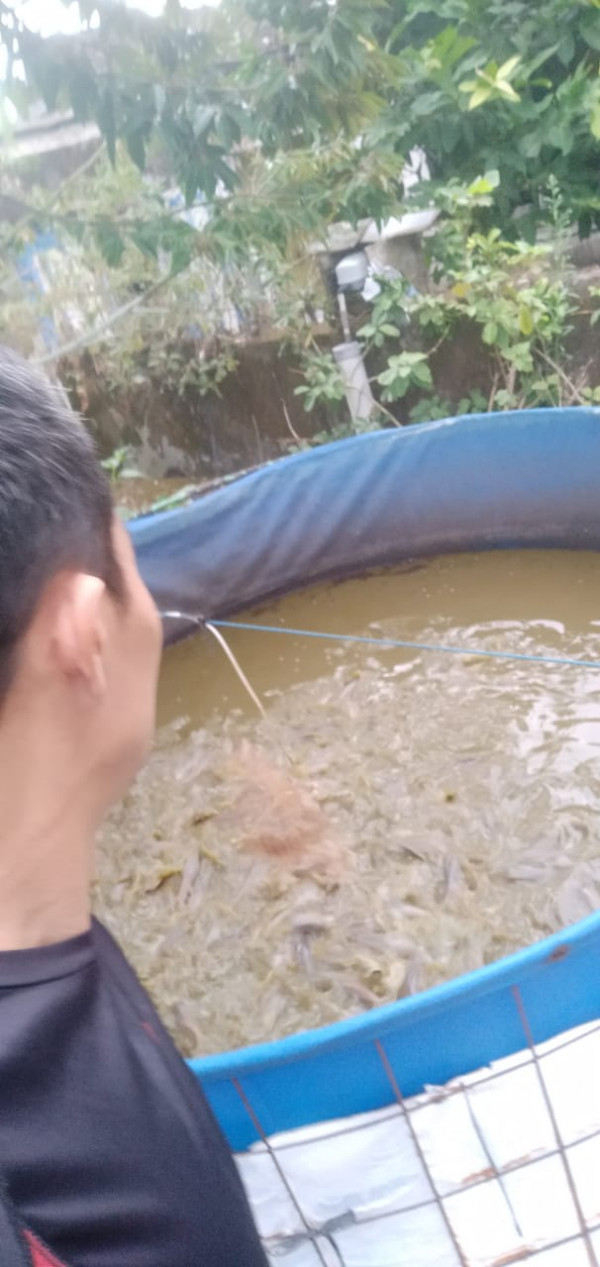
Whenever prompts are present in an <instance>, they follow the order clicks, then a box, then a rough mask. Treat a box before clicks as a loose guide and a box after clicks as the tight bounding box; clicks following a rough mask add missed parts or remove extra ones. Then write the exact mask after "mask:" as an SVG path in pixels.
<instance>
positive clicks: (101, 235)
mask: <svg viewBox="0 0 600 1267" xmlns="http://www.w3.org/2000/svg"><path fill="white" fill-rule="evenodd" d="M94 237H95V239H96V244H97V246H98V249H99V250H100V251H101V253H102V256H103V258H104V259H105V260H106V263H107V264H108V266H109V268H117V266H118V265H119V264H120V263H121V259H122V258H123V252H124V250H125V243H124V241H123V238H122V237H121V234H120V233H119V230H118V229H117V228H116V226H115V225H114V224H111V223H110V221H108V220H104V221H100V223H99V224H97V225H96V226H95V230H94Z"/></svg>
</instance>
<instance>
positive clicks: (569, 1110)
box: [233, 986, 600, 1267]
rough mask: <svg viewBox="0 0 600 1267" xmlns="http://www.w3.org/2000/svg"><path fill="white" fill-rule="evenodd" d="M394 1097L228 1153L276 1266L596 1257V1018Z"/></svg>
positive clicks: (490, 1264) (538, 1265) (386, 1062)
mask: <svg viewBox="0 0 600 1267" xmlns="http://www.w3.org/2000/svg"><path fill="white" fill-rule="evenodd" d="M512 994H513V999H514V1006H515V1008H516V1009H517V1012H518V1015H519V1018H520V1022H521V1025H522V1028H523V1036H524V1046H523V1049H522V1050H521V1051H520V1052H518V1053H517V1054H516V1055H514V1056H512V1057H507V1058H505V1059H502V1060H501V1061H498V1062H496V1063H494V1064H492V1065H488V1066H486V1067H485V1068H484V1069H481V1070H478V1071H477V1072H475V1073H471V1074H468V1075H467V1076H465V1077H463V1078H457V1079H453V1080H452V1081H451V1082H449V1083H448V1084H447V1085H446V1086H444V1087H436V1088H426V1089H425V1091H424V1092H422V1093H421V1094H420V1095H417V1096H413V1097H412V1098H410V1099H406V1100H405V1099H404V1097H403V1095H402V1089H401V1087H400V1085H399V1083H398V1080H397V1077H396V1074H395V1072H394V1068H393V1065H392V1062H391V1061H390V1059H389V1057H388V1054H387V1052H386V1049H385V1044H384V1042H383V1041H380V1040H379V1039H376V1040H375V1044H374V1045H375V1048H376V1050H377V1054H378V1058H379V1060H380V1061H381V1063H382V1066H383V1069H384V1070H385V1074H386V1077H387V1080H388V1083H389V1088H390V1105H389V1106H388V1107H387V1108H384V1109H381V1108H379V1109H377V1110H375V1111H374V1112H372V1113H362V1114H361V1115H358V1116H356V1117H349V1118H345V1119H341V1120H338V1121H336V1122H325V1123H318V1124H315V1125H314V1126H311V1127H304V1128H302V1129H300V1130H295V1131H290V1132H286V1133H285V1134H281V1135H278V1136H272V1137H271V1138H268V1137H267V1135H266V1134H265V1132H264V1130H263V1128H262V1126H261V1122H260V1118H259V1115H258V1114H257V1112H256V1110H255V1108H254V1106H253V1105H252V1103H251V1099H250V1097H249V1095H248V1093H247V1090H246V1089H245V1087H244V1086H243V1084H242V1082H241V1081H240V1080H238V1079H234V1080H233V1083H234V1086H235V1088H236V1091H237V1094H238V1095H239V1097H240V1099H241V1101H242V1103H243V1105H244V1109H245V1111H246V1113H247V1114H248V1115H249V1117H250V1119H251V1121H252V1125H253V1127H254V1130H255V1132H256V1134H257V1136H258V1139H259V1142H257V1143H256V1144H255V1145H254V1146H253V1147H252V1148H251V1149H249V1151H248V1152H246V1153H243V1154H238V1165H239V1168H240V1171H241V1174H242V1178H243V1181H244V1183H245V1185H246V1189H247V1191H248V1194H249V1197H250V1201H251V1204H252V1206H253V1209H254V1214H255V1218H256V1221H257V1224H258V1228H259V1231H260V1233H261V1236H262V1238H263V1241H264V1244H265V1247H266V1250H267V1254H268V1256H269V1260H270V1262H271V1263H272V1264H274V1265H276V1267H316V1265H318V1264H320V1265H321V1267H340V1264H342V1265H343V1267H508V1265H509V1264H512V1263H521V1262H528V1263H529V1262H533V1263H535V1267H600V1023H595V1022H594V1023H590V1024H587V1025H584V1026H581V1027H579V1028H578V1029H575V1030H570V1031H568V1032H566V1033H563V1034H561V1035H559V1036H558V1037H557V1038H555V1039H552V1040H550V1041H549V1042H546V1043H544V1044H543V1045H540V1046H536V1044H535V1043H534V1040H533V1036H532V1031H531V1026H530V1023H529V1019H528V1016H527V1013H526V1010H525V1007H524V1003H523V999H522V995H521V992H520V990H519V989H518V987H516V986H515V987H513V991H512Z"/></svg>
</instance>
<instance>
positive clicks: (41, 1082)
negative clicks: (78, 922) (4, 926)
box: [0, 922, 266, 1267]
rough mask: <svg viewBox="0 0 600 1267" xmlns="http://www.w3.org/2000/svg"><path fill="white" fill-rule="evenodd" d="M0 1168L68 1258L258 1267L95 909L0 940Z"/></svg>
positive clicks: (229, 1168)
mask: <svg viewBox="0 0 600 1267" xmlns="http://www.w3.org/2000/svg"><path fill="white" fill-rule="evenodd" d="M0 1173H2V1175H3V1177H4V1180H5V1181H6V1184H7V1187H8V1190H9V1193H10V1196H11V1197H12V1200H13V1202H14V1204H15V1206H16V1207H17V1209H18V1210H19V1211H20V1213H21V1215H22V1216H23V1217H24V1219H25V1220H26V1221H27V1223H28V1224H29V1226H30V1227H31V1228H32V1230H33V1231H34V1232H35V1233H37V1234H38V1235H39V1236H40V1237H41V1238H42V1239H43V1240H44V1241H45V1242H46V1244H47V1245H48V1246H49V1247H50V1248H51V1249H52V1250H54V1252H55V1254H56V1255H57V1256H58V1257H59V1258H63V1259H64V1260H65V1262H66V1263H67V1264H69V1267H71V1265H72V1267H266V1258H265V1256H264V1253H263V1250H262V1249H261V1247H260V1244H259V1241H258V1237H257V1234H256V1231H255V1228H254V1224H253V1222H252V1218H251V1215H250V1211H249V1208H248V1205H247V1202H246V1198H245V1195H244V1193H243V1190H242V1186H241V1182H240V1179H239V1177H238V1173H237V1169H236V1166H235V1163H234V1161H233V1158H232V1156H231V1153H230V1151H229V1149H228V1147H227V1145H226V1143H225V1141H224V1139H223V1137H222V1135H221V1133H220V1131H219V1128H218V1127H217V1125H216V1122H215V1120H214V1118H213V1116H212V1113H211V1111H210V1109H209V1107H208V1104H207V1103H206V1100H205V1098H204V1096H203V1094H202V1091H201V1090H200V1087H199V1085H198V1082H197V1080H196V1078H195V1077H194V1075H193V1074H192V1073H191V1072H190V1070H189V1069H188V1068H187V1066H186V1065H185V1063H184V1061H183V1060H182V1059H181V1057H180V1056H179V1054H178V1052H177V1051H176V1049H175V1047H174V1045H173V1043H172V1042H171V1039H170V1038H169V1036H168V1034H167V1033H166V1031H165V1029H164V1028H163V1026H162V1024H161V1022H160V1020H159V1019H158V1016H157V1015H156V1012H155V1010H154V1008H153V1007H152V1004H151V1003H150V1001H149V999H148V997H147V995H146V994H145V992H144V990H143V989H142V987H141V985H140V984H139V982H138V980H137V978H136V976H135V974H134V973H133V971H132V970H131V968H130V967H129V965H128V964H127V962H126V960H125V958H124V957H123V955H122V953H121V951H120V950H119V948H118V947H117V945H116V943H115V942H114V941H113V940H112V938H111V937H110V935H109V934H108V933H107V931H106V930H105V929H104V928H103V927H102V926H101V925H100V924H98V923H96V922H95V923H94V924H93V926H92V928H91V930H90V932H89V933H86V934H84V935H83V936H81V937H74V938H72V939H71V940H69V941H65V942H61V943H60V944H58V945H55V946H48V947H44V948H43V949H39V950H24V951H8V952H4V953H0ZM1 1260H2V1253H1V1246H0V1261H1Z"/></svg>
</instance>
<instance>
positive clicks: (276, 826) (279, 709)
mask: <svg viewBox="0 0 600 1267" xmlns="http://www.w3.org/2000/svg"><path fill="white" fill-rule="evenodd" d="M251 619H253V620H261V621H263V622H264V623H267V624H277V625H282V626H283V625H286V626H288V627H292V626H293V627H303V628H309V629H319V630H324V631H329V632H347V633H355V634H356V633H360V634H367V635H371V636H373V637H382V636H387V637H396V638H402V639H409V640H415V641H426V642H443V643H447V644H456V645H460V646H464V647H468V648H471V647H472V648H473V649H476V648H482V649H499V650H507V651H512V652H518V653H528V654H542V655H543V654H547V655H566V656H575V657H581V658H587V659H598V660H599V661H600V556H599V555H596V554H588V553H577V554H575V553H567V552H564V553H563V552H547V553H544V552H519V553H514V552H506V553H505V552H500V553H494V554H488V555H463V556H456V557H450V558H444V559H439V560H433V561H431V562H428V563H427V564H425V565H424V566H420V567H419V568H417V569H415V570H411V571H401V572H398V573H386V574H384V575H381V576H377V577H371V578H368V579H365V580H359V581H352V582H347V583H344V584H341V585H338V586H332V587H328V588H321V589H318V590H313V591H308V592H306V593H303V594H299V595H294V596H291V597H290V598H288V599H286V600H284V601H282V602H281V603H280V604H278V605H277V606H276V607H274V608H272V609H270V610H268V611H266V610H263V611H261V612H260V613H254V614H253V615H252V617H251ZM228 638H229V641H230V644H231V646H232V648H233V650H234V651H235V654H236V655H237V657H238V659H239V661H240V663H241V665H242V667H243V668H244V670H245V671H246V673H247V674H248V676H249V678H250V680H251V682H252V684H253V686H254V687H255V689H256V690H257V691H258V692H259V694H260V695H261V697H262V699H263V702H264V704H265V707H266V709H267V718H266V720H263V719H261V718H260V716H259V715H258V714H257V712H256V710H255V709H254V707H253V705H252V704H251V702H250V701H249V700H248V698H247V697H246V695H245V693H244V691H243V688H242V687H241V686H240V684H239V683H238V681H237V679H236V678H235V676H234V674H233V672H232V670H231V668H230V666H229V664H228V663H227V661H226V659H225V657H224V655H223V653H222V651H221V650H220V649H219V647H218V646H217V645H216V643H214V644H213V642H212V641H210V640H209V638H208V636H207V635H203V636H202V637H200V638H196V639H194V640H192V641H190V642H187V643H185V644H181V645H180V646H178V647H176V648H174V649H173V650H172V651H170V652H168V654H167V655H166V657H165V663H164V668H163V674H162V680H161V688H160V701H159V715H160V729H159V735H158V739H157V745H156V751H155V753H154V755H153V758H152V760H151V762H150V763H149V765H148V767H147V769H146V770H145V771H144V772H143V773H142V775H141V776H140V778H139V779H138V781H137V784H136V785H135V787H134V789H133V790H132V792H131V793H130V794H129V796H128V797H127V798H126V801H125V802H124V803H123V805H121V806H120V807H119V808H118V809H117V810H116V811H115V812H114V813H113V815H112V817H111V820H110V822H109V824H108V825H107V827H106V830H105V831H104V834H103V837H102V841H101V844H100V848H99V857H98V877H99V878H98V891H97V909H98V911H99V913H100V914H101V915H102V917H103V918H104V919H105V920H106V921H107V922H108V924H109V925H110V926H111V927H112V928H113V930H114V931H115V932H116V933H117V935H118V936H119V938H120V940H121V941H122V943H123V945H124V947H125V949H126V951H127V952H128V954H129V955H130V957H131V959H132V960H133V962H134V963H135V965H136V966H137V968H138V970H139V971H140V973H141V975H142V977H143V978H144V980H145V981H146V983H147V984H148V986H149V988H150V989H151V990H152V992H153V994H154V997H155V998H156V1000H157V1002H158V1004H159V1006H160V1008H161V1010H162V1012H163V1015H164V1017H165V1019H166V1021H167V1023H168V1024H169V1025H170V1027H171V1028H172V1030H173V1032H174V1034H175V1036H176V1038H177V1040H178V1042H179V1044H180V1046H181V1047H182V1049H183V1050H184V1051H185V1052H186V1053H188V1054H190V1053H202V1052H209V1051H216V1050H219V1049H222V1048H226V1047H232V1046H240V1045H243V1044H245V1043H249V1042H256V1041H263V1040H269V1039H272V1038H274V1037H278V1036H281V1035H283V1034H288V1033H290V1032H293V1031H294V1030H296V1029H299V1028H306V1027H310V1026H315V1025H319V1024H323V1023H326V1022H328V1021H332V1020H336V1019H338V1018H340V1017H342V1016H347V1015H350V1014H352V1013H355V1012H357V1011H360V1010H362V1009H364V1008H365V1007H371V1006H376V1005H377V1004H378V1003H380V1002H387V1001H390V1000H392V999H394V998H397V997H401V996H402V995H404V994H406V993H408V992H411V991H415V990H420V989H423V988H425V987H427V986H429V985H431V984H433V983H435V982H438V981H441V980H444V979H446V978H448V977H451V976H454V975H456V974H458V973H461V972H465V971H467V970H469V969H473V968H477V967H479V966H480V965H482V964H484V963H488V962H490V961H491V960H494V959H496V958H499V957H500V956H502V955H505V954H507V953H509V952H510V951H512V950H514V949H517V948H518V947H520V946H523V945H525V944H527V943H528V942H531V941H532V940H535V939H538V938H540V937H542V936H544V935H546V934H547V933H549V932H552V931H555V930H556V929H558V928H560V927H561V926H562V925H564V924H567V923H570V922H572V921H574V920H576V919H578V918H580V917H581V916H583V915H586V914H588V913H589V912H590V911H592V910H593V909H595V908H596V907H597V905H598V904H599V903H600V851H599V849H598V844H597V835H598V822H599V818H598V813H599V810H600V671H596V670H594V669H589V668H581V667H577V668H576V667H568V666H561V665H546V664H531V663H526V662H523V661H502V660H489V659H484V658H481V657H478V656H477V655H476V654H472V655H465V656H452V655H442V654H436V653H418V652H411V651H406V650H399V649H390V648H382V647H377V646H364V645H356V644H350V643H347V642H335V641H334V642H328V641H319V640H317V639H305V638H296V637H284V636H283V635H276V634H259V633H243V632H241V631H234V633H233V634H228Z"/></svg>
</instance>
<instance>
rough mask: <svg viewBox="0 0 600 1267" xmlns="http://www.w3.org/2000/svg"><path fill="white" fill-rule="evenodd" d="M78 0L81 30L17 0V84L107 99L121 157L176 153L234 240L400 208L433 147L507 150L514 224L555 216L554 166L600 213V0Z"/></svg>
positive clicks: (248, 241) (503, 176)
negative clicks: (128, 0) (47, 26)
mask: <svg viewBox="0 0 600 1267" xmlns="http://www.w3.org/2000/svg"><path fill="white" fill-rule="evenodd" d="M78 3H79V10H80V14H81V19H82V23H83V24H84V29H83V30H82V33H81V35H80V36H77V37H64V38H58V37H56V38H52V39H46V40H42V39H41V38H40V37H38V36H35V35H33V34H32V33H31V32H30V31H28V30H27V28H26V26H25V25H24V24H23V23H22V22H21V21H20V20H19V18H18V16H17V13H16V0H0V40H1V41H2V43H3V44H4V46H5V48H6V50H7V65H8V70H7V82H6V92H7V94H8V95H9V96H10V97H12V99H13V100H14V101H15V102H16V104H17V105H18V106H19V107H21V108H22V107H23V104H24V101H25V100H26V99H27V98H28V97H31V95H36V94H37V95H39V94H41V95H42V96H43V98H44V100H45V102H46V104H47V106H48V107H49V108H54V107H55V106H57V105H58V104H62V105H70V106H71V107H72V108H73V110H74V112H75V115H76V117H77V118H80V119H89V118H95V119H96V120H97V122H98V124H99V126H100V129H101V131H102V133H103V136H104V137H105V140H106V145H107V148H108V152H109V155H110V156H111V160H112V161H113V162H114V161H115V160H116V144H117V140H118V138H122V139H123V140H124V141H125V144H126V146H127V148H128V150H129V153H130V155H131V157H132V159H133V160H134V162H135V163H136V164H137V165H138V166H139V168H140V169H141V170H143V169H144V168H145V167H146V165H147V163H148V161H149V154H150V157H151V159H152V158H153V159H154V160H157V159H158V155H160V163H161V165H162V170H163V171H164V173H165V176H167V177H168V179H169V180H172V179H175V180H177V181H178V183H179V184H180V186H181V188H182V189H183V190H184V192H185V196H186V199H187V201H188V203H191V202H192V201H193V200H194V198H195V197H196V195H197V193H198V191H201V193H202V194H203V195H204V197H205V198H206V199H207V200H208V201H209V202H212V203H213V204H214V209H215V215H214V219H213V223H212V232H211V240H212V244H213V246H214V248H215V249H217V250H220V251H222V252H223V253H225V254H228V253H229V254H230V255H231V254H238V255H239V254H240V253H246V254H247V253H248V251H249V250H252V249H265V248H267V247H268V248H272V247H276V248H277V249H279V250H281V251H283V252H285V251H286V250H288V248H289V246H290V243H292V242H294V241H298V238H299V236H300V237H302V236H304V237H306V235H308V234H311V235H314V234H315V233H317V232H318V231H320V230H322V229H323V228H324V225H325V224H326V223H327V222H331V220H332V219H347V220H350V221H354V222H355V221H356V220H358V219H360V218H361V217H363V216H375V217H376V218H381V217H383V216H384V215H385V214H387V213H388V212H389V211H390V210H391V209H392V208H397V205H398V202H399V200H400V199H401V198H402V194H403V190H402V187H401V184H400V180H399V176H400V173H401V171H402V166H403V160H404V157H405V156H406V155H407V154H408V152H409V151H410V149H411V148H413V147H414V146H421V147H423V148H424V149H425V150H426V152H427V155H428V158H429V161H430V164H431V167H432V171H433V176H434V180H435V181H439V182H447V181H448V180H449V179H451V178H455V177H458V178H460V179H462V180H464V181H466V182H469V181H472V180H473V179H474V178H475V177H476V176H477V175H478V174H479V173H480V172H481V170H482V169H490V168H493V169H496V170H497V171H498V172H499V175H500V182H499V189H498V194H497V197H496V199H495V203H494V213H493V218H494V219H495V221H496V222H497V223H499V224H501V225H502V227H503V229H505V230H506V228H507V226H510V220H511V216H512V215H513V213H514V211H515V209H516V208H518V207H520V206H523V205H524V206H525V211H526V214H527V215H528V217H529V225H528V228H529V231H530V233H531V234H533V231H534V229H535V226H536V225H537V224H538V223H539V222H540V220H542V221H543V219H544V217H545V194H544V191H545V189H546V185H547V177H548V171H549V170H552V171H553V173H554V175H555V177H556V178H557V179H558V181H559V184H560V186H561V189H562V192H563V196H564V197H565V198H566V200H567V202H568V204H569V208H570V210H571V212H572V215H573V218H574V219H576V220H577V221H578V222H579V224H580V227H581V228H582V230H583V231H589V229H590V228H591V227H593V226H594V225H595V224H597V223H600V195H599V192H598V170H599V162H600V77H599V74H598V71H599V53H600V0H390V2H389V3H386V0H222V3H221V5H220V6H218V7H217V8H212V9H200V10H197V11H195V12H194V11H192V12H190V11H187V10H183V9H182V8H181V7H180V4H179V0H167V3H166V8H165V14H164V16H163V17H162V18H161V19H150V18H148V17H147V16H146V15H144V14H143V13H141V12H139V11H137V10H134V9H127V8H125V7H124V5H123V4H121V3H119V2H118V0H78ZM20 67H22V68H24V74H25V81H24V83H23V80H22V79H21V78H17V76H16V73H15V72H16V69H17V68H20ZM166 229H167V226H166V225H165V224H163V225H162V226H160V225H155V226H154V228H153V230H152V231H148V234H147V239H148V243H149V245H150V247H151V248H152V249H156V245H157V241H158V240H159V239H160V237H161V234H162V233H164V232H166ZM509 231H510V227H509ZM520 232H521V233H522V232H523V224H522V225H521V227H520ZM105 237H106V245H107V255H108V256H110V255H111V254H112V255H113V256H114V255H116V254H117V253H118V247H117V243H116V239H115V236H114V234H113V235H110V234H106V235H105ZM188 245H189V244H188Z"/></svg>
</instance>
